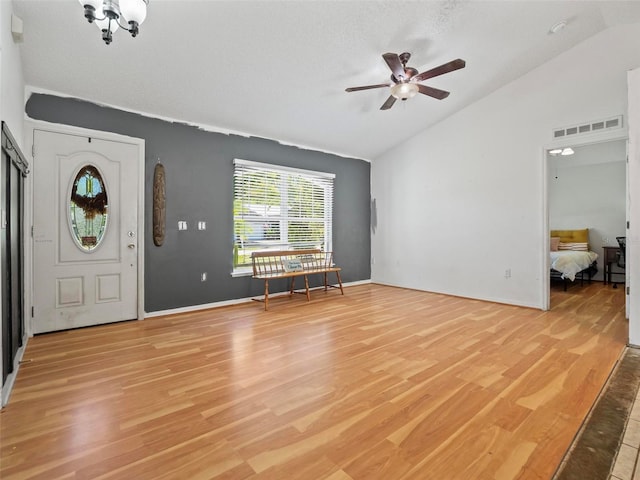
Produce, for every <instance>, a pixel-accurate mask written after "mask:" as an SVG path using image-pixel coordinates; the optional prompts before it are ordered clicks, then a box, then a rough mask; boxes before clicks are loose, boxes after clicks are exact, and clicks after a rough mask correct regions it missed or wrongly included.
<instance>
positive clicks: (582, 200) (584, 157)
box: [547, 139, 627, 308]
mask: <svg viewBox="0 0 640 480" xmlns="http://www.w3.org/2000/svg"><path fill="white" fill-rule="evenodd" d="M626 159H627V141H626V139H615V140H609V141H602V142H599V143H591V144H585V145H565V146H562V147H558V148H553V149H548V150H547V186H548V187H547V205H548V222H549V231H550V232H551V233H554V232H557V231H572V232H573V231H578V230H585V229H588V232H587V233H586V239H587V245H586V246H585V245H584V243H583V241H582V240H580V242H578V241H573V242H572V241H571V240H569V239H567V238H566V237H563V238H561V239H560V242H561V243H560V250H561V251H560V252H557V253H554V252H553V251H552V252H550V260H549V263H550V267H551V275H550V277H551V278H550V292H551V294H550V302H549V307H550V308H553V307H554V306H555V305H554V303H556V304H557V303H558V301H559V300H558V299H559V298H562V295H558V294H557V293H558V292H564V291H565V290H571V292H572V294H576V293H578V294H580V293H582V292H583V293H584V294H585V295H588V289H586V288H585V286H586V285H587V284H588V280H589V278H591V281H595V282H601V283H602V284H603V285H606V286H607V287H608V288H620V290H621V292H622V291H624V288H622V287H623V284H624V281H625V272H624V270H623V269H621V268H620V267H618V258H617V257H616V256H615V254H616V253H617V252H618V240H617V237H625V235H626V218H627V161H626ZM550 236H552V235H550ZM554 240H555V239H554ZM557 243H558V241H557V240H555V241H552V242H550V245H549V248H550V250H557V249H558V245H557ZM572 244H573V245H572ZM567 249H568V250H570V251H572V250H573V249H575V250H576V251H578V250H583V249H586V250H587V252H591V253H588V254H584V257H585V258H578V259H577V260H576V263H567V262H566V259H563V258H558V255H559V256H562V255H563V250H567ZM569 255H573V254H569ZM578 255H582V254H578V253H576V254H575V256H576V257H577V256H578ZM587 257H588V259H587ZM593 260H595V262H596V263H595V264H593V263H592V261H593ZM572 262H573V261H572ZM580 262H582V263H584V265H582V264H581V263H580ZM605 265H607V267H608V269H609V270H610V271H611V275H606V272H605ZM554 266H555V267H557V269H558V270H560V274H558V270H556V269H554V268H553V267H554ZM594 266H595V267H596V268H593V267H594ZM589 267H591V268H589ZM561 277H564V279H562V278H561ZM618 285H620V287H618ZM622 294H623V293H622Z"/></svg>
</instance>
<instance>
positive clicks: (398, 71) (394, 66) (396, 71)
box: [382, 53, 405, 80]
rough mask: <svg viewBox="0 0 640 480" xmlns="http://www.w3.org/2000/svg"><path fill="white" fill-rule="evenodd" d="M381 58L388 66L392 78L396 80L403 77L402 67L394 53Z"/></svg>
mask: <svg viewBox="0 0 640 480" xmlns="http://www.w3.org/2000/svg"><path fill="white" fill-rule="evenodd" d="M382 58H384V61H385V62H387V65H389V68H390V69H391V72H392V73H393V76H394V77H396V78H397V79H398V80H400V79H401V78H404V77H405V73H404V66H403V65H402V62H401V61H400V57H399V56H398V55H397V54H396V53H385V54H384V55H382Z"/></svg>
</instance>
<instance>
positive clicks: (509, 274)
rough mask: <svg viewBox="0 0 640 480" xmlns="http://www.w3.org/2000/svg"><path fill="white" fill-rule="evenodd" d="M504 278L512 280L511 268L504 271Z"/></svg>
mask: <svg viewBox="0 0 640 480" xmlns="http://www.w3.org/2000/svg"><path fill="white" fill-rule="evenodd" d="M504 278H511V269H510V268H507V269H506V270H505V271H504Z"/></svg>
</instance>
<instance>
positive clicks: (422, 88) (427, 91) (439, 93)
mask: <svg viewBox="0 0 640 480" xmlns="http://www.w3.org/2000/svg"><path fill="white" fill-rule="evenodd" d="M418 91H419V92H420V93H422V94H423V95H429V96H430V97H433V98H437V99H438V100H442V99H444V98H447V97H448V96H449V92H446V91H444V90H440V89H439V88H433V87H427V86H426V85H418Z"/></svg>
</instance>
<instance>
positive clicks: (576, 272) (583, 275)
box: [549, 228, 598, 290]
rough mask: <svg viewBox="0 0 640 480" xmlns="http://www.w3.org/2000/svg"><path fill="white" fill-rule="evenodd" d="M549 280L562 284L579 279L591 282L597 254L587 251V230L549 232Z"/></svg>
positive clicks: (595, 267)
mask: <svg viewBox="0 0 640 480" xmlns="http://www.w3.org/2000/svg"><path fill="white" fill-rule="evenodd" d="M549 254H550V257H551V258H550V260H551V279H559V280H562V281H563V282H564V289H565V290H566V289H567V281H569V280H570V281H572V282H573V281H575V280H576V279H580V284H583V283H584V280H585V279H586V280H588V281H589V282H591V279H592V278H593V276H594V275H595V274H596V273H597V271H598V262H597V259H598V254H597V253H595V252H592V251H591V250H589V229H588V228H584V229H581V230H551V240H550V252H549Z"/></svg>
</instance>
